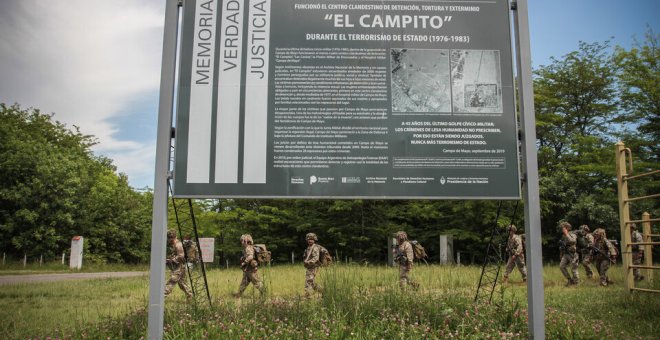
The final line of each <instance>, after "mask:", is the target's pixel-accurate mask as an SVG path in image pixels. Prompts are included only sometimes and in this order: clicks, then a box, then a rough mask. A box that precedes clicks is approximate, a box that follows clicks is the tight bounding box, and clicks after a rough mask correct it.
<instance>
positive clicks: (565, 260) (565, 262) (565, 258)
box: [559, 254, 571, 281]
mask: <svg viewBox="0 0 660 340" xmlns="http://www.w3.org/2000/svg"><path fill="white" fill-rule="evenodd" d="M569 262H570V258H569V255H568V254H564V255H563V256H562V257H561V262H559V270H560V271H561V273H562V275H564V277H565V278H566V279H567V280H569V281H571V276H570V275H568V270H566V266H567V265H568V263H569Z"/></svg>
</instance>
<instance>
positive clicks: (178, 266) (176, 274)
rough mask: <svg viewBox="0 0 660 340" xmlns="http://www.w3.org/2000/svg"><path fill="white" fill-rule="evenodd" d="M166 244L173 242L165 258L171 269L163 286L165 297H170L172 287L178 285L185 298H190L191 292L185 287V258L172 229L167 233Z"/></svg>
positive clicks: (181, 245)
mask: <svg viewBox="0 0 660 340" xmlns="http://www.w3.org/2000/svg"><path fill="white" fill-rule="evenodd" d="M167 240H168V242H174V244H173V245H171V246H170V247H168V250H169V254H168V256H167V264H168V265H169V266H170V268H171V269H172V273H171V274H170V279H169V280H167V283H166V284H165V296H168V295H170V293H171V292H172V288H174V285H177V284H178V285H179V288H181V290H183V292H184V293H186V297H188V298H190V297H192V292H191V290H190V288H189V287H188V285H186V266H185V262H186V261H185V256H184V252H183V244H181V241H179V240H177V239H176V232H175V231H174V230H172V229H170V230H168V231H167Z"/></svg>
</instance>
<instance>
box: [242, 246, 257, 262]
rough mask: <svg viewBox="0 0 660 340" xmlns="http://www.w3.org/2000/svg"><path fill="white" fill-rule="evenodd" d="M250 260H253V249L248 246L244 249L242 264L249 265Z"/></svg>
mask: <svg viewBox="0 0 660 340" xmlns="http://www.w3.org/2000/svg"><path fill="white" fill-rule="evenodd" d="M252 260H254V247H252V246H248V247H246V248H245V258H244V259H243V262H245V263H250V261H252Z"/></svg>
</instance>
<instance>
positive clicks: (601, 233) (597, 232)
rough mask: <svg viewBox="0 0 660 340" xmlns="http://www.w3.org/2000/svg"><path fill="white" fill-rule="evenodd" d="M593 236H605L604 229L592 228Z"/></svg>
mask: <svg viewBox="0 0 660 340" xmlns="http://www.w3.org/2000/svg"><path fill="white" fill-rule="evenodd" d="M594 237H596V238H605V229H603V228H598V229H596V230H594Z"/></svg>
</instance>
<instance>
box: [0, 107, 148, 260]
mask: <svg viewBox="0 0 660 340" xmlns="http://www.w3.org/2000/svg"><path fill="white" fill-rule="evenodd" d="M0 120H1V121H2V122H3V123H2V124H0V140H2V143H0V231H2V235H3V237H2V239H0V245H1V246H2V248H3V249H4V250H5V251H7V253H9V254H10V255H15V256H21V255H23V254H26V255H28V256H39V255H43V256H45V257H46V258H48V257H50V258H52V257H55V256H57V255H59V254H61V253H62V251H65V250H66V249H68V247H69V246H70V242H71V237H72V236H74V235H83V236H84V237H85V238H86V239H87V242H85V243H86V248H87V249H88V251H89V253H88V258H89V259H96V260H99V261H114V262H125V261H128V262H137V261H143V260H146V259H147V258H148V254H149V252H148V240H149V239H148V230H149V225H150V222H148V221H150V219H151V217H150V204H149V202H148V201H147V198H146V197H147V196H149V195H143V194H140V193H136V192H135V191H133V190H132V189H131V188H130V186H129V185H128V180H127V178H126V176H125V175H121V174H120V175H117V174H116V173H115V171H116V168H115V167H114V166H113V165H112V162H111V160H109V159H107V158H104V157H97V156H94V155H93V153H92V151H91V146H92V145H94V144H95V143H96V141H95V139H94V138H93V137H92V136H88V135H84V134H82V133H81V132H80V131H79V129H78V128H76V127H74V128H73V129H68V128H67V127H66V126H64V125H63V124H61V123H59V122H53V121H52V115H45V114H42V113H41V112H39V110H34V109H31V110H21V109H20V107H19V106H18V105H14V106H6V105H5V104H0ZM145 231H146V232H145Z"/></svg>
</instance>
